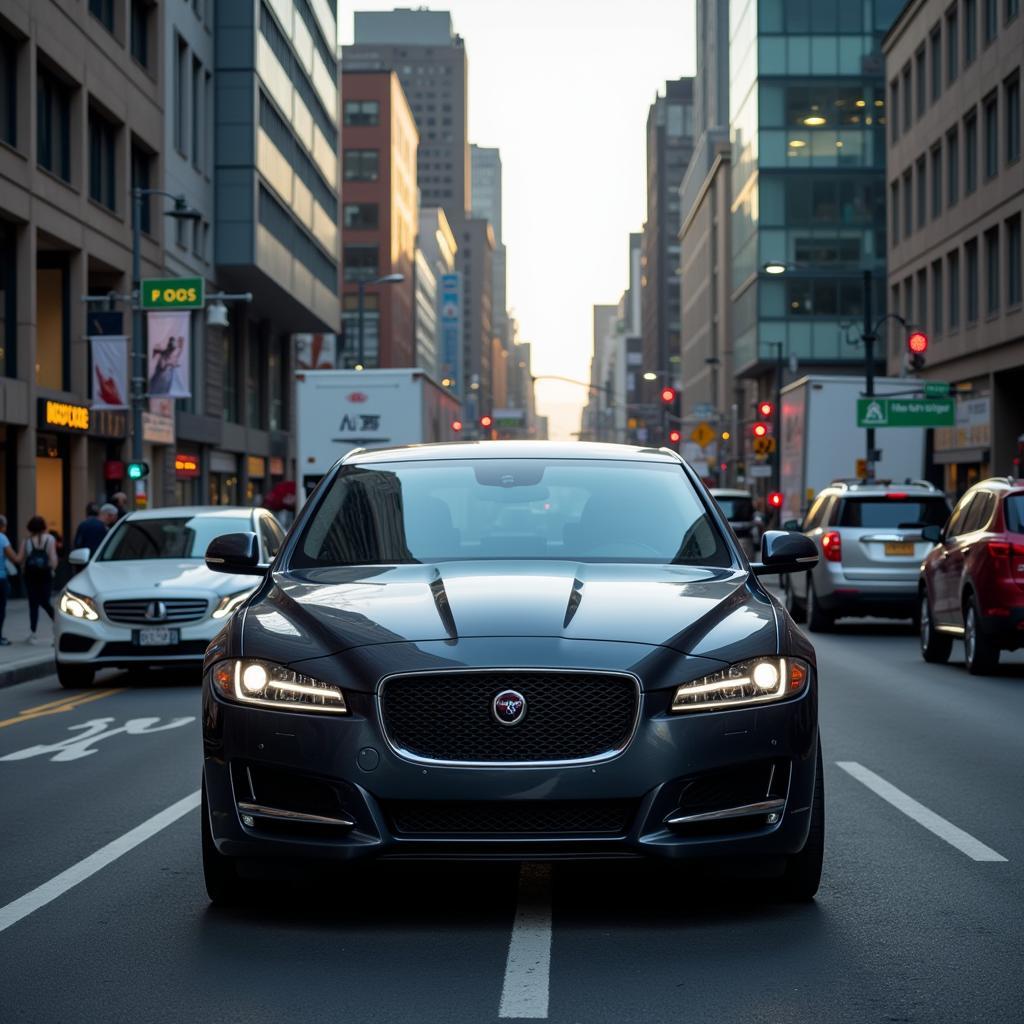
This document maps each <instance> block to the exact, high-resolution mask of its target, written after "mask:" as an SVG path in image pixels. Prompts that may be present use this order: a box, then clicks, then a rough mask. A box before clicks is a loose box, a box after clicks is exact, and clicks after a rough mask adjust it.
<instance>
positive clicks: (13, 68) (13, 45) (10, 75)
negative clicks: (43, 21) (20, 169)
mask: <svg viewBox="0 0 1024 1024" xmlns="http://www.w3.org/2000/svg"><path fill="white" fill-rule="evenodd" d="M17 101H18V44H17V42H16V41H15V40H14V39H12V38H11V37H10V36H9V35H7V33H6V32H2V31H0V142H6V143H7V144H8V145H9V146H15V145H17V143H18V102H17ZM2 313H3V310H0V314H2Z"/></svg>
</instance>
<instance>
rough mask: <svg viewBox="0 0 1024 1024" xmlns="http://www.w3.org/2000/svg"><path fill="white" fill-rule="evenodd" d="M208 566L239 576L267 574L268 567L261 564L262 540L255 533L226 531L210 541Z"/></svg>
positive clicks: (207, 558) (208, 567) (207, 555)
mask: <svg viewBox="0 0 1024 1024" xmlns="http://www.w3.org/2000/svg"><path fill="white" fill-rule="evenodd" d="M206 568H207V569H211V570H212V571H213V572H227V573H234V574H235V575H237V576H265V575H266V574H267V568H268V567H267V566H265V565H260V541H259V538H258V537H257V536H256V534H255V533H225V534H222V535H221V536H220V537H214V538H213V540H211V541H210V544H209V546H208V547H207V549H206Z"/></svg>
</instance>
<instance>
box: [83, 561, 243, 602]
mask: <svg viewBox="0 0 1024 1024" xmlns="http://www.w3.org/2000/svg"><path fill="white" fill-rule="evenodd" d="M256 583H257V580H255V579H254V578H253V577H252V576H234V575H227V574H225V573H220V572H211V571H210V570H209V569H207V568H206V563H205V562H203V561H202V560H200V559H195V558H182V559H175V558H146V559H138V560H130V561H117V562H90V563H89V564H88V565H87V566H86V567H85V568H84V569H83V570H82V571H81V572H80V573H79V574H78V575H77V576H73V577H72V578H71V581H70V582H69V583H68V588H69V589H70V590H73V591H75V592H76V593H78V594H81V595H83V596H84V597H100V598H101V599H102V600H104V601H107V600H110V599H112V598H119V597H137V596H144V595H148V594H150V593H153V592H156V593H157V594H166V595H168V596H171V595H173V594H180V595H189V596H201V597H208V596H209V595H210V594H217V595H218V596H221V595H224V594H237V593H238V592H239V591H241V590H246V589H249V590H251V589H253V588H254V587H255V586H256Z"/></svg>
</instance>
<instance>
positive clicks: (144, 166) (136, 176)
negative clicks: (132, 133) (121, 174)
mask: <svg viewBox="0 0 1024 1024" xmlns="http://www.w3.org/2000/svg"><path fill="white" fill-rule="evenodd" d="M152 161H153V158H152V157H151V156H150V154H149V153H147V152H146V150H144V149H143V148H142V147H141V146H140V145H139V144H138V143H137V142H136V141H135V140H134V139H133V140H132V189H133V190H134V189H137V188H142V189H147V188H151V187H152V185H151V184H150V168H151V166H152ZM151 204H152V198H151V197H150V196H143V198H142V215H141V216H140V217H139V225H140V227H141V229H142V231H143V233H144V234H147V235H148V234H150V233H151V232H152V229H153V224H152V220H151V219H150V209H149V208H150V205H151ZM134 215H135V201H134V199H133V200H132V216H134Z"/></svg>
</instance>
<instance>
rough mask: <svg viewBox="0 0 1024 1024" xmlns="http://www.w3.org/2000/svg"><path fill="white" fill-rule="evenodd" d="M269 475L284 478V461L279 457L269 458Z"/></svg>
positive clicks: (272, 456)
mask: <svg viewBox="0 0 1024 1024" xmlns="http://www.w3.org/2000/svg"><path fill="white" fill-rule="evenodd" d="M270 475H271V476H284V459H282V458H281V456H280V455H271V456H270Z"/></svg>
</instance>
